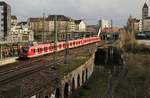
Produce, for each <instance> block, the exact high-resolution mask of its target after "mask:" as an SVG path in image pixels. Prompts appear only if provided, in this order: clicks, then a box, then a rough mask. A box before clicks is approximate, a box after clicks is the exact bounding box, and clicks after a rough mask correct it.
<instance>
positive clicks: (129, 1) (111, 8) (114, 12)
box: [4, 0, 150, 25]
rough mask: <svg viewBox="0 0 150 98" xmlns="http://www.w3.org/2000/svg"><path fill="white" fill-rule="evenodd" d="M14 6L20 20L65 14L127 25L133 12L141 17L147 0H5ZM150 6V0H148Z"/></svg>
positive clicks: (90, 20)
mask: <svg viewBox="0 0 150 98" xmlns="http://www.w3.org/2000/svg"><path fill="white" fill-rule="evenodd" d="M4 1H6V2H7V3H8V4H10V5H11V7H12V14H14V15H17V17H18V18H19V20H26V19H27V18H28V17H30V16H42V13H43V12H44V13H45V14H46V15H49V14H64V15H66V16H70V17H73V18H75V19H86V20H85V21H86V22H87V23H88V24H96V23H97V21H98V19H112V20H113V22H114V25H125V23H126V20H127V18H128V16H129V14H130V13H131V14H132V16H134V17H138V18H141V8H142V6H143V4H144V2H145V1H146V0H4ZM147 3H148V5H149V6H150V1H147Z"/></svg>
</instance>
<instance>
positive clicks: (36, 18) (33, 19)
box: [28, 17, 43, 22]
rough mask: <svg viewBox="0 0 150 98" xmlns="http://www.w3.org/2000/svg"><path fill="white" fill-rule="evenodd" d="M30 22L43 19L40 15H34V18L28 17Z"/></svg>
mask: <svg viewBox="0 0 150 98" xmlns="http://www.w3.org/2000/svg"><path fill="white" fill-rule="evenodd" d="M28 20H29V21H30V22H39V21H43V18H42V17H34V18H32V17H31V18H29V19H28Z"/></svg>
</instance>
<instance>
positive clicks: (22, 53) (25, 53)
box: [19, 46, 30, 58]
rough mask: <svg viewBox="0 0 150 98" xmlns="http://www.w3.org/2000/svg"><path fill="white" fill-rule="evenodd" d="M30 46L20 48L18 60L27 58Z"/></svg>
mask: <svg viewBox="0 0 150 98" xmlns="http://www.w3.org/2000/svg"><path fill="white" fill-rule="evenodd" d="M29 48H30V46H24V47H21V48H20V54H19V58H28V54H29Z"/></svg>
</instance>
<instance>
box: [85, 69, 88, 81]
mask: <svg viewBox="0 0 150 98" xmlns="http://www.w3.org/2000/svg"><path fill="white" fill-rule="evenodd" d="M87 79H88V69H87V68H86V70H85V80H86V81H87Z"/></svg>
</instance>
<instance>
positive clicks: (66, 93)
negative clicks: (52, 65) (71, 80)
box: [64, 82, 69, 98]
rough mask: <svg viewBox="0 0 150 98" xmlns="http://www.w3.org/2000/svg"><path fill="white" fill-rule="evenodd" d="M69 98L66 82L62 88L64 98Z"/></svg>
mask: <svg viewBox="0 0 150 98" xmlns="http://www.w3.org/2000/svg"><path fill="white" fill-rule="evenodd" d="M68 97H69V84H68V83H67V82H66V83H65V86H64V98H68Z"/></svg>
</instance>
